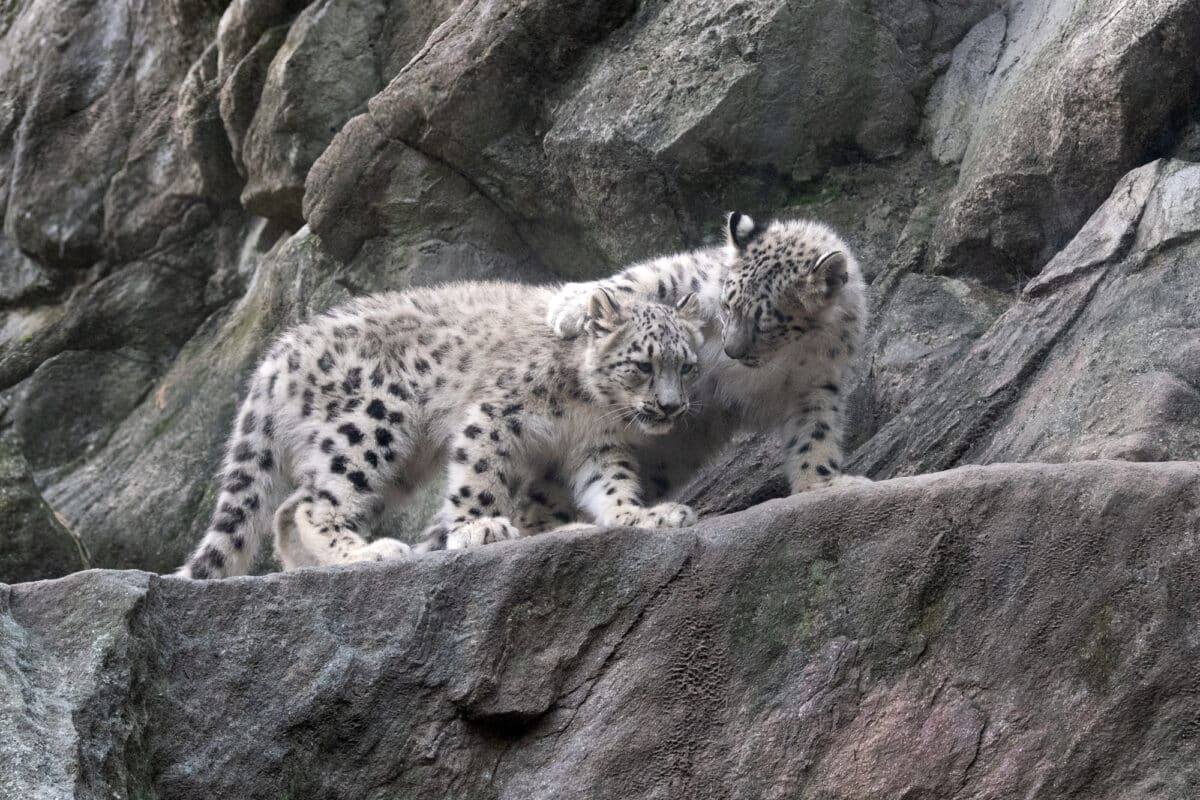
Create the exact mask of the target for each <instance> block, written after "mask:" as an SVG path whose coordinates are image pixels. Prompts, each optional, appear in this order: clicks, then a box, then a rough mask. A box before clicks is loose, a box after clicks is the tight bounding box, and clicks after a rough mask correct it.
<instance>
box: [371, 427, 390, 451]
mask: <svg viewBox="0 0 1200 800" xmlns="http://www.w3.org/2000/svg"><path fill="white" fill-rule="evenodd" d="M393 438H394V437H393V436H392V432H391V431H389V430H388V429H387V428H376V429H375V444H377V445H379V446H380V447H388V446H390V445H391V443H392V439H393Z"/></svg>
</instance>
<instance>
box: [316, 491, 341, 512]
mask: <svg viewBox="0 0 1200 800" xmlns="http://www.w3.org/2000/svg"><path fill="white" fill-rule="evenodd" d="M317 497H319V498H321V499H322V500H324V501H325V502H326V503H329V505H331V506H333V507H334V508H337V507H338V506H340V505H341V503H340V502H338V499H337V498H336V497H334V496H333V493H332V492H327V491H325V490H324V489H321V490H320V491H319V492H317Z"/></svg>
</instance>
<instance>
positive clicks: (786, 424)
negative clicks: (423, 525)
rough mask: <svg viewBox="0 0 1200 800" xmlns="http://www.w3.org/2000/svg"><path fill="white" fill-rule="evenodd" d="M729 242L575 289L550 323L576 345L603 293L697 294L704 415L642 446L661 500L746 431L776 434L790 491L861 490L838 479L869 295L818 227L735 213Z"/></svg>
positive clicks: (696, 395)
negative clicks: (589, 301)
mask: <svg viewBox="0 0 1200 800" xmlns="http://www.w3.org/2000/svg"><path fill="white" fill-rule="evenodd" d="M725 233H726V239H727V242H726V244H725V245H724V246H717V247H708V248H702V249H699V250H693V251H691V252H687V253H680V254H678V255H671V256H665V257H662V258H656V259H652V260H649V261H644V262H642V263H640V264H635V265H633V266H631V267H629V268H627V269H625V270H623V271H622V272H619V273H617V274H616V275H614V276H612V277H610V278H607V279H604V280H598V281H591V282H587V283H575V284H567V285H566V286H564V287H563V289H562V290H561V291H560V292H559V294H558V295H557V296H556V297H555V298H554V299H553V300H552V301H551V303H550V308H549V310H548V313H547V323H548V324H549V326H550V327H551V328H552V329H553V330H554V331H555V332H556V333H557V334H558V335H560V336H564V337H570V336H575V335H578V333H579V331H580V330H581V329H582V325H583V318H584V315H583V312H584V310H585V309H586V298H587V297H588V296H589V295H590V294H591V293H592V292H594V291H596V290H597V289H598V288H604V289H608V290H609V291H611V292H612V293H613V294H614V295H616V296H617V297H619V298H631V297H643V298H657V299H659V300H660V301H662V302H670V301H671V300H672V299H673V298H677V297H680V296H682V295H683V294H685V293H689V292H696V293H698V294H699V295H700V298H701V307H702V316H703V324H704V329H703V333H704V337H705V344H704V347H703V349H702V352H701V356H700V363H701V373H702V377H701V378H700V379H699V380H698V381H697V384H696V386H695V388H694V390H693V400H694V401H695V402H694V404H695V405H696V406H697V407H698V411H697V412H695V413H694V414H692V415H690V416H689V418H688V424H687V425H686V426H685V427H683V426H681V428H680V429H679V430H677V431H676V432H674V433H673V434H671V435H668V436H665V437H660V438H658V439H656V440H654V441H653V442H647V443H645V445H644V446H640V447H639V448H638V458H639V461H640V463H641V465H642V469H643V475H644V477H645V478H647V481H648V484H649V485H651V486H653V487H655V489H656V491H655V494H654V496H656V497H663V496H668V495H669V494H670V493H671V491H672V490H673V489H676V488H679V487H680V486H681V485H682V483H683V482H685V481H686V480H687V479H688V478H689V477H691V475H692V474H694V472H695V471H696V470H697V469H699V468H700V467H701V466H702V465H703V464H704V463H705V462H706V461H707V460H708V459H709V458H711V457H712V456H713V455H715V454H716V452H717V451H718V450H719V449H720V448H721V447H723V446H724V445H725V444H727V443H728V442H729V441H730V440H731V439H732V438H733V435H734V434H735V433H737V432H739V431H754V432H764V433H775V434H777V435H778V436H779V438H780V440H781V441H782V443H783V446H784V448H785V454H784V469H785V472H786V473H787V478H788V481H789V483H790V485H791V490H792V492H801V491H804V490H806V489H810V488H816V487H819V486H824V485H829V484H832V483H835V482H843V481H844V482H853V481H865V480H866V479H864V478H851V477H849V476H843V475H842V467H843V457H842V452H841V437H842V431H843V427H844V419H845V405H844V404H845V401H844V399H843V397H842V388H843V385H844V381H845V379H846V378H847V377H848V376H849V372H850V367H851V362H852V359H853V358H854V356H855V354H856V353H857V350H858V347H859V341H860V339H861V336H862V329H863V322H864V320H865V319H866V290H865V287H864V285H863V279H862V273H861V271H860V269H859V266H858V262H857V261H856V260H855V258H854V255H853V253H852V252H851V250H850V247H849V245H847V244H846V242H845V241H843V240H842V239H841V237H839V236H838V235H837V234H836V233H834V231H833V230H831V229H830V228H828V227H826V226H825V225H822V224H821V223H819V222H814V221H811V220H791V221H784V220H778V221H774V222H771V223H769V224H766V225H760V224H759V223H757V222H755V221H754V220H753V219H751V218H750V217H748V216H746V215H745V214H739V213H736V212H735V213H732V214H730V215H729V216H728V218H727V220H726V228H725ZM538 492H539V494H538V496H539V497H540V496H543V495H545V494H546V493H547V492H546V490H545V489H544V488H543V489H539V490H538ZM526 500H527V504H530V503H529V501H528V498H526ZM532 505H534V506H537V505H539V504H537V503H532ZM523 513H525V514H526V515H527V516H529V517H534V516H535V514H533V513H532V512H530V511H525V512H523ZM559 513H561V512H559ZM543 520H544V515H543ZM543 524H548V522H545V521H544V522H543Z"/></svg>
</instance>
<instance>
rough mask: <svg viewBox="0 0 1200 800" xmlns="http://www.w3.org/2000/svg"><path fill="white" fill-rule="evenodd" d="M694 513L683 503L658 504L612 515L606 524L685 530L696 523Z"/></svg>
mask: <svg viewBox="0 0 1200 800" xmlns="http://www.w3.org/2000/svg"><path fill="white" fill-rule="evenodd" d="M696 519H697V517H696V512H695V511H693V510H692V507H691V506H685V505H684V504H683V503H659V504H658V505H656V506H650V507H649V508H629V509H625V510H623V511H618V512H617V513H616V514H613V515H612V517H611V518H610V519H609V520H608V522H609V523H610V524H612V525H622V526H624V527H627V528H686V527H687V526H688V525H694V524H695V523H696Z"/></svg>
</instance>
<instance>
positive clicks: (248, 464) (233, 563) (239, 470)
mask: <svg viewBox="0 0 1200 800" xmlns="http://www.w3.org/2000/svg"><path fill="white" fill-rule="evenodd" d="M277 374H278V372H277V370H276V368H275V367H274V366H273V365H272V364H271V363H270V360H268V361H267V362H265V363H264V364H263V365H262V366H261V367H260V368H259V369H258V371H257V372H256V373H255V375H254V379H253V380H252V382H251V388H250V395H249V397H248V398H247V399H246V401H245V402H244V403H242V407H241V409H240V410H239V411H238V415H237V418H236V420H235V422H234V430H233V432H232V433H231V434H230V435H229V444H228V445H227V448H226V451H225V462H224V466H223V467H222V469H221V474H220V493H219V495H218V497H217V507H216V511H215V512H214V513H213V517H212V521H211V522H210V523H209V525H208V530H207V531H206V532H205V534H204V538H203V539H202V540H201V542H200V544H199V546H197V547H196V550H195V552H193V553H192V555H191V557H190V558H189V559H188V560H187V563H185V564H184V565H183V566H182V567H180V568H179V570H178V571H177V572H176V573H175V574H176V575H181V576H183V577H185V578H196V579H204V578H224V577H228V576H231V575H245V574H246V573H247V572H249V571H250V568H251V566H252V565H253V563H254V558H255V556H257V555H258V551H259V549H260V547H261V546H262V540H263V538H264V536H265V535H266V534H267V533H268V532H269V531H270V530H271V521H272V513H273V512H274V510H275V505H276V502H275V501H276V499H277V497H278V495H279V494H280V493H281V492H280V491H279V488H280V487H279V486H278V484H279V483H280V477H281V476H280V469H279V462H280V457H281V454H282V453H281V447H280V436H279V434H278V433H277V431H276V429H275V418H274V416H273V415H272V414H271V410H270V407H269V406H268V405H267V404H268V402H269V401H270V399H271V398H272V396H273V394H274V390H275V386H274V384H275V378H276V376H277Z"/></svg>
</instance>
